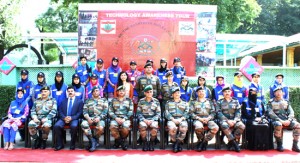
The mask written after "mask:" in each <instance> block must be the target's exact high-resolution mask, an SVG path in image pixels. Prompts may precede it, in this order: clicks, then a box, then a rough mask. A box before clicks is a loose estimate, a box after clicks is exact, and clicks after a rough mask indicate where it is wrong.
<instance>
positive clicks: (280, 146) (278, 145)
mask: <svg viewBox="0 0 300 163" xmlns="http://www.w3.org/2000/svg"><path fill="white" fill-rule="evenodd" d="M276 150H277V151H279V152H283V151H284V149H283V146H282V140H277V148H276Z"/></svg>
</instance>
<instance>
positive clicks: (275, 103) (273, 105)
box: [267, 87, 300, 152]
mask: <svg viewBox="0 0 300 163" xmlns="http://www.w3.org/2000/svg"><path fill="white" fill-rule="evenodd" d="M274 96H275V97H274V98H272V99H271V100H270V101H269V102H268V105H267V110H268V113H269V117H270V118H271V119H272V120H273V126H274V137H275V138H276V142H277V150H278V151H280V152H283V146H282V134H281V133H282V126H286V127H289V128H291V129H293V138H294V139H293V146H292V150H293V151H295V152H300V149H299V147H298V141H299V136H300V124H299V122H297V120H296V119H295V117H294V110H293V109H292V107H291V105H290V103H289V102H288V101H287V100H285V99H284V98H283V91H282V87H277V88H275V89H274Z"/></svg>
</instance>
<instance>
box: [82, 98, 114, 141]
mask: <svg viewBox="0 0 300 163" xmlns="http://www.w3.org/2000/svg"><path fill="white" fill-rule="evenodd" d="M107 112H108V102H107V100H106V99H105V98H100V97H99V98H98V99H94V98H91V99H88V100H86V101H85V103H84V106H83V116H84V118H85V119H86V120H83V121H82V123H81V128H82V130H83V133H84V134H85V135H86V136H87V137H88V138H89V137H90V138H91V137H92V132H91V129H90V125H89V123H88V121H87V119H90V118H91V119H95V118H99V119H100V121H99V122H97V123H93V124H92V126H96V128H95V130H94V136H93V137H94V138H95V139H96V140H98V139H99V138H100V136H101V135H102V134H103V133H104V128H105V119H106V117H107Z"/></svg>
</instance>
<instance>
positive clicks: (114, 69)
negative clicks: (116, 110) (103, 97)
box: [106, 57, 122, 101]
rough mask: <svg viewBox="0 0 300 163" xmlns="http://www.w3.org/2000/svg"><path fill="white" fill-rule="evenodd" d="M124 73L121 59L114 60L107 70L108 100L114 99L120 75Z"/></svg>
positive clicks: (115, 58)
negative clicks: (120, 62)
mask: <svg viewBox="0 0 300 163" xmlns="http://www.w3.org/2000/svg"><path fill="white" fill-rule="evenodd" d="M121 71H122V69H121V67H120V66H119V59H118V58H117V57H113V58H112V63H111V65H110V66H109V67H108V69H107V73H106V80H107V93H108V100H109V101H110V100H111V99H112V98H113V97H114V88H115V85H116V84H117V82H118V76H119V73H120V72H121Z"/></svg>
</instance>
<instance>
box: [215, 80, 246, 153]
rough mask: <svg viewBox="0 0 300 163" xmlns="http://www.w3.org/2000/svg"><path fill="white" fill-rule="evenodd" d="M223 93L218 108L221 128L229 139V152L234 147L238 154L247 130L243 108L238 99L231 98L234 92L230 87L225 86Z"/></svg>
mask: <svg viewBox="0 0 300 163" xmlns="http://www.w3.org/2000/svg"><path fill="white" fill-rule="evenodd" d="M222 92H223V97H224V98H221V99H219V100H218V101H217V106H216V111H217V116H218V119H219V120H220V127H221V130H222V132H223V133H224V134H225V135H226V137H227V138H228V150H231V148H232V147H233V148H234V150H235V151H236V152H240V150H241V149H240V147H239V145H238V142H239V139H240V137H241V135H242V133H243V132H244V129H245V125H244V124H243V122H242V121H241V106H240V104H239V101H238V100H237V99H235V98H233V97H231V93H232V92H231V88H230V87H229V86H224V88H223V89H222ZM231 128H233V129H231ZM232 130H233V131H234V133H232Z"/></svg>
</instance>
